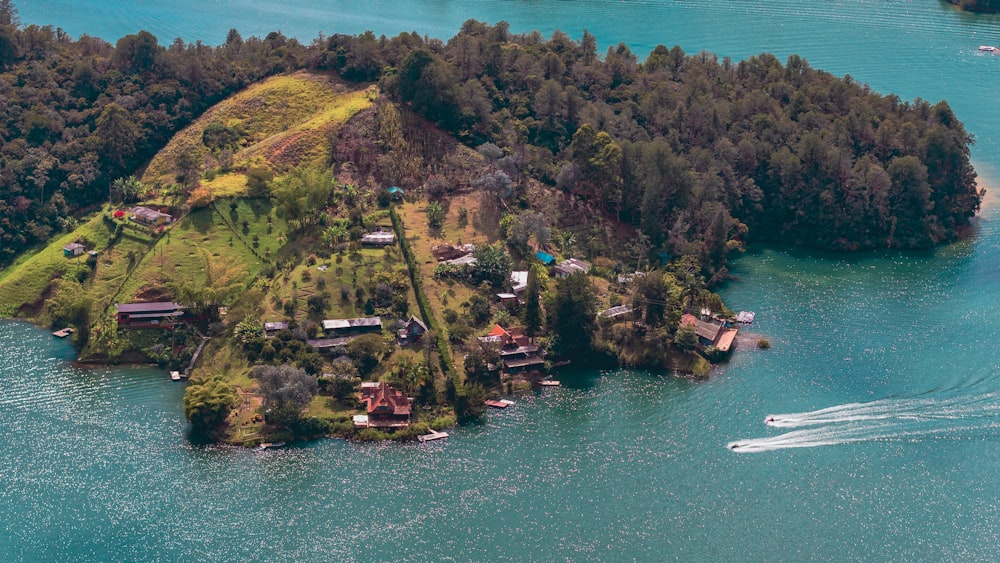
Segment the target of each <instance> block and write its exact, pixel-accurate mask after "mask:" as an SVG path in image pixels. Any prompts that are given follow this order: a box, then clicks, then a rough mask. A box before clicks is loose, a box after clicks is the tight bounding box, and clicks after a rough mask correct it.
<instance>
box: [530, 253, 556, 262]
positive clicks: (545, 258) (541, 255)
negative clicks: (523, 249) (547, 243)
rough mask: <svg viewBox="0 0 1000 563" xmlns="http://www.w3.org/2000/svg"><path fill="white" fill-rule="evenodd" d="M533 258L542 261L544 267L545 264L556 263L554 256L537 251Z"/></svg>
mask: <svg viewBox="0 0 1000 563" xmlns="http://www.w3.org/2000/svg"><path fill="white" fill-rule="evenodd" d="M535 258H538V259H539V260H541V261H542V264H546V265H547V264H551V263H553V262H555V261H556V257H555V256H553V255H551V254H549V253H547V252H542V251H538V252H537V253H536V254H535Z"/></svg>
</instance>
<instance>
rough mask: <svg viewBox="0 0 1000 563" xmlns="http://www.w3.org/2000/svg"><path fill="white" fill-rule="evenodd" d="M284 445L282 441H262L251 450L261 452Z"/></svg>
mask: <svg viewBox="0 0 1000 563" xmlns="http://www.w3.org/2000/svg"><path fill="white" fill-rule="evenodd" d="M284 445H285V443H284V442H275V443H273V444H272V443H270V442H264V443H262V444H260V445H258V446H257V447H255V448H254V449H253V451H255V452H263V451H266V450H274V449H277V448H280V447H282V446H284Z"/></svg>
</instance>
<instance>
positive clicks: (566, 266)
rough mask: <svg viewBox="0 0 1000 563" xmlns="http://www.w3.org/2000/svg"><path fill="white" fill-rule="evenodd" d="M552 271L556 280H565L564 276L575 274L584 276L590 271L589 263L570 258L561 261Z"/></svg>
mask: <svg viewBox="0 0 1000 563" xmlns="http://www.w3.org/2000/svg"><path fill="white" fill-rule="evenodd" d="M553 270H554V271H555V275H556V277H557V278H565V277H566V276H569V275H572V274H575V273H577V272H582V273H584V274H586V273H587V272H589V271H590V262H586V261H584V260H577V259H576V258H570V259H569V260H563V261H562V262H560V263H559V264H558V265H557V266H556V267H555V268H553Z"/></svg>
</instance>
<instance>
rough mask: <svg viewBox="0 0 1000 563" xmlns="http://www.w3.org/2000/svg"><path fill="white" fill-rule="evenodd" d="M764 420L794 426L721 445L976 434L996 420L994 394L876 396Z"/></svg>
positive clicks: (999, 418)
mask: <svg viewBox="0 0 1000 563" xmlns="http://www.w3.org/2000/svg"><path fill="white" fill-rule="evenodd" d="M942 421H944V422H945V423H944V424H942ZM765 422H766V424H767V425H768V426H772V427H776V428H799V429H798V430H792V431H790V432H786V433H784V434H780V435H777V436H771V437H767V438H753V439H746V440H737V441H735V442H730V443H729V444H727V445H726V447H727V448H729V449H730V450H732V451H734V452H737V453H757V452H766V451H773V450H779V449H787V448H814V447H818V446H832V445H840V444H853V443H860V442H871V441H896V440H907V439H922V438H928V437H949V438H950V437H955V438H963V437H970V436H975V435H982V433H983V431H986V430H989V429H995V428H997V427H998V426H1000V394H998V393H985V394H979V395H971V396H970V395H966V396H954V397H943V398H942V397H938V398H932V397H927V396H925V397H920V398H906V399H893V398H889V399H879V400H876V401H871V402H867V403H848V404H843V405H837V406H833V407H828V408H824V409H819V410H815V411H810V412H800V413H788V414H775V415H769V416H768V417H767V418H766V419H765Z"/></svg>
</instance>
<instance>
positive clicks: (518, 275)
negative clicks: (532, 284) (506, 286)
mask: <svg viewBox="0 0 1000 563" xmlns="http://www.w3.org/2000/svg"><path fill="white" fill-rule="evenodd" d="M510 283H511V285H513V286H514V293H517V292H519V291H524V290H525V289H528V271H527V270H515V271H513V272H511V273H510Z"/></svg>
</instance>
